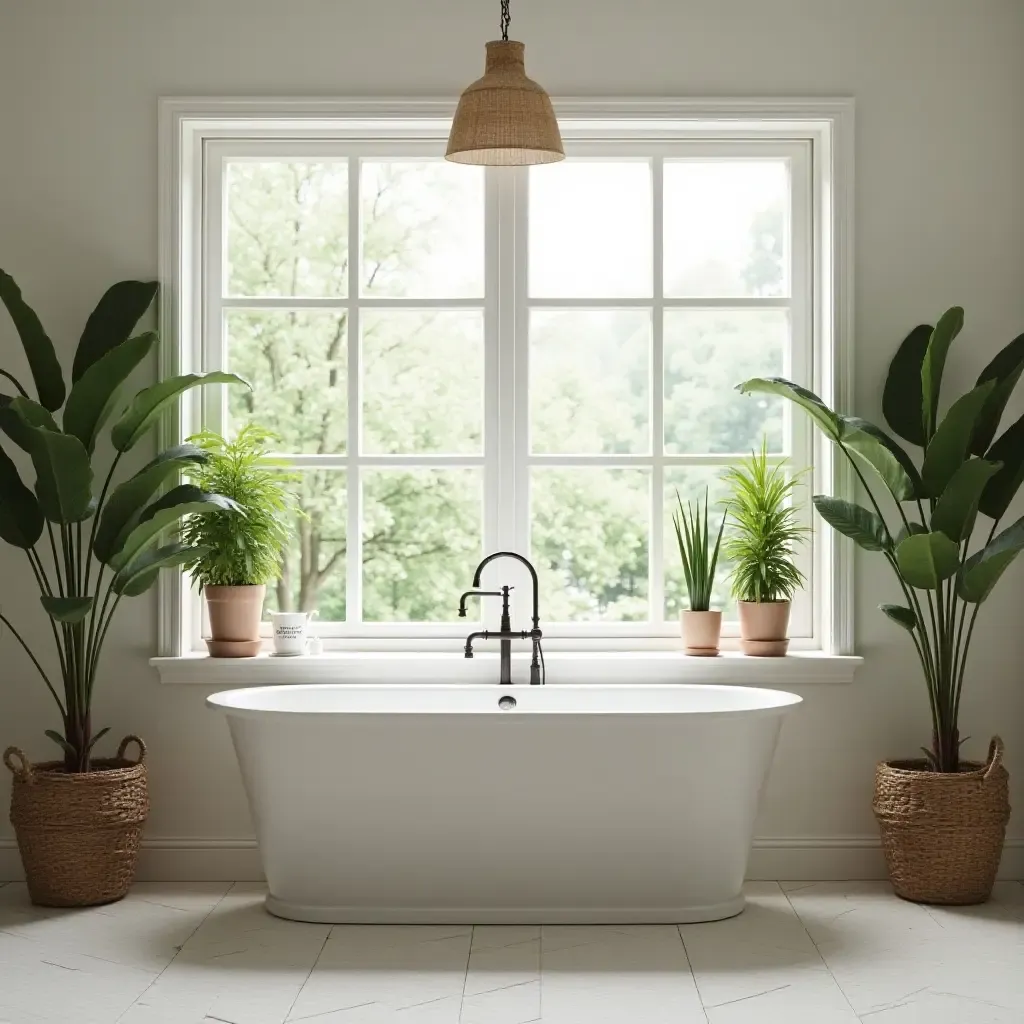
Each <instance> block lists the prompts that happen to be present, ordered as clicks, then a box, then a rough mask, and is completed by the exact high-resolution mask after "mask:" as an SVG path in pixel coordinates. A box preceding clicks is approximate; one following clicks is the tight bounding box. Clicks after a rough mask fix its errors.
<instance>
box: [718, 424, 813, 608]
mask: <svg viewBox="0 0 1024 1024" xmlns="http://www.w3.org/2000/svg"><path fill="white" fill-rule="evenodd" d="M725 481H726V483H728V484H729V485H730V487H731V489H732V490H731V493H730V495H729V497H728V498H727V499H726V501H725V507H726V510H727V512H728V514H729V515H730V516H732V520H733V524H734V530H733V533H732V535H731V536H729V537H727V538H726V542H725V548H724V552H725V555H726V557H727V558H728V559H729V560H730V561H732V562H733V563H735V564H734V568H733V570H732V592H733V596H734V597H736V599H737V600H739V601H756V602H757V603H759V604H764V603H765V602H769V601H789V600H791V599H792V597H793V594H795V593H796V591H797V590H799V589H800V587H802V586H803V584H804V575H803V573H802V572H800V570H799V569H798V568H797V567H796V564H795V563H794V557H795V552H796V546H797V545H798V544H800V543H803V541H804V538H805V536H806V534H807V533H808V529H807V527H806V526H803V525H802V524H801V523H800V521H799V516H798V514H797V509H796V506H795V504H794V502H793V493H794V491H795V490H796V486H797V483H798V477H797V476H787V474H786V471H785V468H784V464H783V463H776V464H775V465H771V463H770V462H769V461H768V447H767V443H766V442H762V444H761V451H760V453H758V452H753V453H752V454H751V456H750V458H749V459H746V460H744V461H743V462H742V463H741V464H740V465H738V466H733V467H732V468H731V469H729V471H728V472H727V473H726V474H725Z"/></svg>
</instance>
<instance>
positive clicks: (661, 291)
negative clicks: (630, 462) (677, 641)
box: [647, 156, 665, 622]
mask: <svg viewBox="0 0 1024 1024" xmlns="http://www.w3.org/2000/svg"><path fill="white" fill-rule="evenodd" d="M664 169H665V165H664V159H663V158H662V157H660V156H657V157H654V159H653V160H652V162H651V175H652V178H651V199H652V203H651V206H652V210H653V216H654V225H653V228H654V230H653V239H654V257H653V259H652V261H651V265H652V267H653V272H654V308H653V310H652V311H651V312H652V321H651V446H652V447H651V454H652V455H653V456H654V467H653V470H652V473H651V536H650V540H649V542H648V545H647V550H648V557H649V559H650V565H649V569H648V578H649V584H648V586H649V615H650V619H651V621H652V622H661V621H662V620H663V619H664V618H665V612H664V608H665V597H664V595H665V553H664V542H665V522H664V517H665V463H664V458H663V457H664V452H665V345H664V338H665V303H664V296H665V275H664V273H663V269H662V268H663V265H664V253H665V217H664V213H663V211H664V206H665V188H664V184H665V174H664Z"/></svg>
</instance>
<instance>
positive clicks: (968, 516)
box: [932, 459, 1000, 543]
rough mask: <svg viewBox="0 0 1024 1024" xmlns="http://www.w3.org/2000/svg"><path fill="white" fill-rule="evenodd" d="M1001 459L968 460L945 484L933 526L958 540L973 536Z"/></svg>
mask: <svg viewBox="0 0 1024 1024" xmlns="http://www.w3.org/2000/svg"><path fill="white" fill-rule="evenodd" d="M999 468H1000V466H999V463H998V462H988V461H987V460H985V459H968V460H967V461H966V462H965V463H964V464H963V465H962V466H961V467H960V468H959V469H958V470H957V471H956V472H955V473H954V474H953V478H952V479H951V480H950V481H949V483H948V484H946V487H945V489H944V490H943V492H942V496H941V497H940V498H939V500H938V502H937V503H936V505H935V508H934V510H933V511H932V529H933V530H941V531H942V532H943V533H944V534H945V535H946V536H947V537H948V538H949V539H950V540H955V541H957V542H958V543H959V542H960V541H963V540H966V539H967V538H968V537H970V535H971V533H972V531H973V530H974V521H975V519H977V517H978V502H980V501H981V495H982V492H983V491H984V490H985V485H986V484H987V483H988V482H989V480H991V479H992V477H993V476H994V475H995V474H996V473H997V472H998V471H999Z"/></svg>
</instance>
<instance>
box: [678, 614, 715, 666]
mask: <svg viewBox="0 0 1024 1024" xmlns="http://www.w3.org/2000/svg"><path fill="white" fill-rule="evenodd" d="M679 626H680V631H681V632H682V635H683V647H684V649H685V650H686V653H687V654H692V655H695V656H696V657H700V658H714V657H716V656H717V654H718V644H719V641H720V640H721V637H722V613H721V612H692V611H685V612H680V613H679Z"/></svg>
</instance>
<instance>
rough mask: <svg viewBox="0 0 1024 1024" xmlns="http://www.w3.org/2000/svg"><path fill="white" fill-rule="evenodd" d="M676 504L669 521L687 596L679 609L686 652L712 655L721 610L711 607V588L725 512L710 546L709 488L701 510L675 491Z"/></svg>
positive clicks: (717, 633)
mask: <svg viewBox="0 0 1024 1024" xmlns="http://www.w3.org/2000/svg"><path fill="white" fill-rule="evenodd" d="M676 506H677V507H676V510H675V511H674V512H673V513H672V525H673V527H674V528H675V531H676V543H677V544H678V546H679V560H680V561H681V562H682V564H683V576H684V578H685V580H686V592H687V594H688V595H689V598H690V607H689V609H688V610H687V611H683V612H680V613H679V614H680V626H681V627H682V633H683V642H684V645H685V648H686V653H687V654H695V655H702V656H709V657H713V656H715V655H716V654H718V645H719V641H720V638H721V635H722V613H721V612H720V611H712V610H711V592H712V590H713V589H714V585H715V571H716V570H717V568H718V552H719V549H720V547H721V544H722V532H723V530H724V529H725V521H726V519H727V518H728V514H726V515H723V516H722V521H721V523H720V524H719V526H718V536H717V537H716V538H715V545H714V547H713V548H712V546H711V531H710V516H709V515H708V491H707V490H705V491H704V511H703V513H702V512H701V508H700V502H699V501H698V502H696V503H695V504H690V503H689V502H687V504H686V506H684V505H683V499H682V498H681V497H680V496H679V492H678V491H676Z"/></svg>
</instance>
